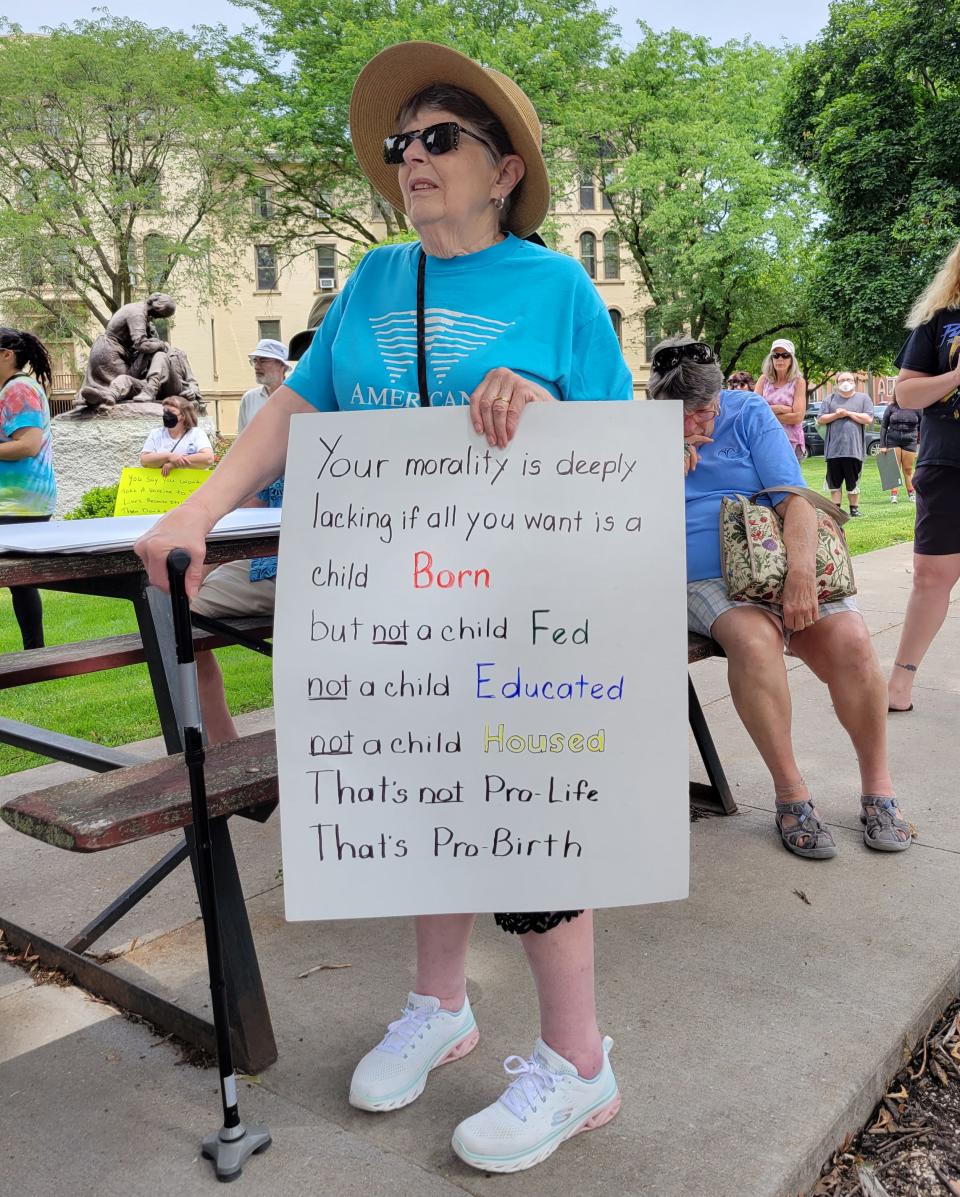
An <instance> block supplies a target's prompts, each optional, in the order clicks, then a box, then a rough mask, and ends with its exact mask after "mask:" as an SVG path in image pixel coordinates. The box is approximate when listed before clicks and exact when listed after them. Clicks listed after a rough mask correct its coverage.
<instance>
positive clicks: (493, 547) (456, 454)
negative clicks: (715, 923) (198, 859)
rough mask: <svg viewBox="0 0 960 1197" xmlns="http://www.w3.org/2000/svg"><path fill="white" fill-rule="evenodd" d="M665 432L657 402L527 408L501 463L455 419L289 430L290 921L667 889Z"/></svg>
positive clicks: (673, 603)
mask: <svg viewBox="0 0 960 1197" xmlns="http://www.w3.org/2000/svg"><path fill="white" fill-rule="evenodd" d="M681 438H682V433H681V428H680V409H679V405H673V404H655V403H577V404H575V403H570V404H551V405H546V404H544V405H539V404H532V405H531V406H530V407H528V408H527V410H526V411H525V412H524V415H523V419H522V421H521V423H520V428H519V432H518V434H517V436H516V438H515V439H514V441H513V442H512V444H511V445H510V446H509V447H508V448H507V449H506V450H504V451H502V452H501V451H500V450H497V449H492V450H488V449H487V445H486V442H485V441H484V440H482V438H479V437H477V436H476V435H475V434H474V433H473V432H472V430H471V428H470V425H469V420H468V415H467V413H466V411H465V410H464V409H462V408H458V409H431V410H429V411H399V412H394V411H385V412H378V413H376V415H373V414H370V415H359V414H357V413H352V412H350V413H347V412H338V413H326V414H320V413H318V414H315V415H313V414H311V415H301V416H295V417H294V418H293V421H292V423H291V428H290V443H289V450H288V458H287V470H286V482H285V498H284V512H285V515H284V525H283V532H282V536H281V550H280V572H279V579H278V596H277V607H276V617H275V628H276V637H275V641H274V646H275V650H274V700H275V706H276V724H277V748H278V757H279V771H280V796H281V817H282V839H283V871H284V889H285V901H286V913H287V917H288V918H289V919H329V918H356V917H372V916H383V915H399V914H424V913H456V912H467V911H495V910H507V911H539V910H545V911H549V910H568V909H580V908H583V907H591V906H617V905H626V904H634V903H644V902H657V901H664V900H669V899H676V898H682V897H685V896H686V895H687V887H688V856H689V797H688V777H687V774H688V746H687V737H688V732H687V655H686V654H687V625H686V590H685V552H684V495H683V471H682V468H681V465H680V461H681V454H680V453H679V447H680V443H681ZM333 446H335V448H334V449H333V451H332V452H330V451H329V447H333ZM418 460H419V461H427V460H429V461H430V462H433V463H434V466H430V467H421V466H419V465H417V464H416V461H418ZM411 462H412V463H413V464H412V465H411ZM441 462H445V463H446V464H445V465H444V466H443V467H441V466H440V464H439V463H441ZM535 462H536V463H539V473H536V474H535V473H534V470H535V468H536V467H535V465H534V463H535ZM578 462H579V463H584V464H582V465H581V466H580V467H579V468H580V469H582V470H584V471H588V470H589V469H590V466H591V463H592V462H598V463H604V462H606V463H609V469H610V470H611V473H610V475H609V476H608V477H607V479H606V480H605V481H604V480H602V478H601V474H600V473H599V472H598V473H589V472H582V473H580V472H576V471H577V468H578V466H577V463H578ZM457 463H459V469H460V471H461V472H459V473H457V472H453V471H455V470H456V469H457V468H458V467H457ZM441 468H442V469H443V473H442V475H441V474H440V473H437V472H434V471H435V469H436V470H439V469H441ZM566 468H569V469H571V470H572V471H573V472H572V473H571V474H570V475H569V476H568V475H566V474H561V473H559V472H558V470H559V469H566ZM596 468H597V470H598V471H602V470H603V468H604V467H603V465H602V464H601V465H599V466H597V467H596ZM358 474H359V475H361V476H359V477H358ZM477 513H480V514H479V518H478V519H477V520H475V521H474V525H473V530H472V531H471V519H472V518H473V517H474V516H476V515H477ZM547 517H549V519H547ZM511 521H512V523H513V530H512V531H511V530H508V529H507V528H506V527H505V525H507V524H509V523H510V522H511ZM538 521H539V524H540V528H539V530H538V529H537V528H536V524H537V522H538ZM598 521H599V525H598ZM628 521H631V526H634V527H635V526H636V525H637V524H638V523H639V531H636V530H634V531H627V530H626V529H627V526H628ZM341 522H343V523H344V524H347V525H352V526H349V527H342V528H341V527H335V526H334V527H325V526H324V525H326V524H334V525H336V524H338V523H341ZM528 523H529V524H532V525H534V526H533V527H528ZM561 523H562V526H563V528H564V529H565V530H563V531H559V530H557V531H547V530H545V529H546V527H547V525H554V526H556V527H557V528H559V527H560V526H561ZM608 523H610V524H612V526H613V529H614V530H612V531H608V530H606V529H607V526H608ZM484 525H487V526H486V527H484ZM598 526H599V528H600V530H599V531H598ZM416 554H421V556H419V557H418V556H416ZM425 554H429V562H430V563H431V564H430V567H429V574H428V572H427V562H428V558H427V556H425ZM416 565H418V566H419V567H420V571H419V573H415V566H416ZM445 570H448V571H450V573H449V575H448V574H446V573H443V572H441V571H445ZM460 571H464V572H462V573H461V572H460ZM484 571H488V573H486V572H484ZM430 579H432V580H433V584H429V585H428V584H427V583H428V581H430ZM441 580H442V581H443V582H444V583H446V582H451V581H452V582H453V584H452V585H449V586H441V585H438V584H437V583H439V582H440V581H441ZM415 582H418V583H420V585H415ZM534 612H536V613H537V614H536V615H534ZM534 619H536V621H537V623H538V627H542V628H543V629H545V630H543V631H540V630H538V631H537V634H536V643H533V637H534V629H533V621H534ZM461 621H462V623H461ZM504 625H505V627H506V632H505V635H504V634H503V629H504ZM461 629H464V630H463V631H462V630H461ZM466 629H470V630H475V632H476V634H475V635H473V634H471V631H469V630H466ZM584 641H586V642H585V643H584ZM518 672H519V675H520V682H521V693H523V690H522V687H523V684H524V682H530V683H535V682H536V683H543V682H550V683H552V685H553V691H551V692H553V693H556V694H559V693H560V691H559V690H558V689H557V686H558V685H559V684H560V683H563V682H567V683H568V684H572V686H573V689H572V691H570V692H571V693H576V694H578V697H575V698H574V697H571V698H559V697H558V698H553V699H548V698H545V697H543V698H527V697H517V698H511V697H504V696H503V694H504V690H503V687H504V686H506V688H507V689H506V693H507V694H509V693H511V681H512V683H513V685H515V684H516V679H517V675H518ZM581 679H583V682H585V683H586V687H587V688H586V690H584V685H583V682H581ZM592 686H599V687H600V689H599V691H592V690H591V687H592ZM398 690H400V691H402V693H400V694H397V691H398ZM447 691H449V692H448V693H447ZM566 692H567V688H566V687H565V688H564V690H563V693H566ZM591 693H595V694H599V695H600V697H591V696H590V695H591ZM490 694H494V695H499V696H498V697H487V695H490ZM583 695H586V696H585V697H584V696H583ZM501 733H502V735H501ZM544 736H546V737H547V739H546V740H545V741H544V740H543V739H542V737H544ZM510 737H516V739H515V740H511V739H509V738H510ZM528 737H532V740H528ZM550 737H555V739H553V740H551V739H550ZM576 737H580V738H579V739H577V738H576ZM531 744H532V745H533V746H534V747H537V748H539V747H540V746H541V745H544V746H545V747H546V748H547V751H545V752H535V751H531V750H530V745H531ZM554 746H556V747H554ZM485 748H486V751H485ZM516 748H523V749H524V750H523V751H513V750H512V749H516ZM591 749H592V750H591ZM601 749H602V750H601Z"/></svg>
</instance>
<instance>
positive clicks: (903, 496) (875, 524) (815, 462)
mask: <svg viewBox="0 0 960 1197" xmlns="http://www.w3.org/2000/svg"><path fill="white" fill-rule="evenodd" d="M826 468H827V467H826V463H825V462H824V460H823V458H822V457H808V458H807V460H806V461H805V462H804V463H803V476H804V478H806V480H807V486H809V487H810V488H811V489H812V490H815V491H818V492H819V493H820V494H822V495H824V496H825V497H826V498H829V497H830V494H829V492H828V491H825V490H824V489H823V488H824V485H825V479H826ZM843 505H844V510H847V496H846V494H844V496H843ZM860 510H861V511H862V512H863V518H862V519H858V520H849V521H848V522H847V523H846V524H845V525H844V532H845V533H846V535H847V544H848V545H849V546H850V552H851V554H852V555H853V556H856V555H857V553H869V552H870V551H871V549H885V548H887V546H888V545H892V544H902V543H903V541H905V540H913V521H914V517H915V515H916V511H917V509H916V507H914V505H913V504H912V503H909V502H908V501H907V492H906V490H905V489H904V488H903V487H902V486H901V487H900V502H899V503H891V502H890V495H889V492H887V491H883V490H881V489H880V474H879V472H878V470H877V463H876V461H874V459H873V458H872V457H868V458H867V459H866V461H865V462H864V463H863V474H862V475H861V479H860Z"/></svg>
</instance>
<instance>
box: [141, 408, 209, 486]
mask: <svg viewBox="0 0 960 1197" xmlns="http://www.w3.org/2000/svg"><path fill="white" fill-rule="evenodd" d="M162 418H163V427H162V428H154V430H153V432H151V433H150V435H149V436H148V437H147V439H146V440H145V441H144V444H143V449H142V450H141V452H140V464H141V465H142V466H148V467H152V468H154V469H159V470H160V472H161V473H162V474H163V476H164V477H166V476H167V474H169V473H170V471H171V470H179V469H186V468H191V469H195V470H205V469H207V468H208V467H209V466H212V465H213V446H212V445H211V444H210V438H209V437H208V436H207V434H206V433H205V432H204V431H203V429H202V428H198V427H197V410H196V408H195V407H194V405H193V404H192V403H191V402H190V401H189V400H188V399H183V398H180V397H179V396H173V397H172V398H170V399H164V401H163V417H162Z"/></svg>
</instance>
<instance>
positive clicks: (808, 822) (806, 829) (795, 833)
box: [774, 799, 834, 848]
mask: <svg viewBox="0 0 960 1197" xmlns="http://www.w3.org/2000/svg"><path fill="white" fill-rule="evenodd" d="M774 806H775V807H776V810H777V814H776V819H777V827H778V828H779V830H780V834H781V836H783V838H784V839H785V840H787V842H788V843H790V844H791V845H792V846H793V847H794V848H818V847H820V845H821V843H823V844H832V843H833V842H834V840H833V836H832V835H831V833H830V830H829V829H828V828H827V827H826V826H825V825H824V823H823V821H822V820H821V819H820V818H819V816H818V815H817V814H816V812H815V811H814V809H813V803H812V802H811V801H810V800H809V799H804V800H803V801H802V802H780V801H779V800H778V799H774ZM784 815H793V817H794V818H795V819H796V820H797V822H796V823H795V824H794V825H793V827H784V826H783V816H784ZM801 839H806V840H808V841H809V842H808V843H806V844H801V843H800V842H799V841H800V840H801Z"/></svg>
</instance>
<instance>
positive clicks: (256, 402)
mask: <svg viewBox="0 0 960 1197" xmlns="http://www.w3.org/2000/svg"><path fill="white" fill-rule="evenodd" d="M288 353H289V351H288V350H287V347H286V345H284V343H283V342H282V341H273V340H271V339H270V338H269V337H267V338H264V339H263V340H262V341H258V342H257V346H256V348H255V349H254V351H253V352H252V353H251V354H250V359H249V360H250V365H251V366H253V376H254V378H255V379H256V380H257V385H256V386H255V387H251V388H250V390H249V391H247V393H246V394H245V395H244V396H243V398H242V399H241V400H240V414H239V416H238V417H237V435H238V436H239V434H240V433H241V432H243V430H244V428H246V426H247V425H248V424H249V423H250V421H251V420H252V419H253V417H254V416H255V415H256V414H257V412H258V411H259V410H260V408H261V407H263V405H264V404H265V403H266V402H267V400H268V399H269V398H270V396H271V395H272V394H273V392H274V391H275V390H276V389H277V388H278V387H279V386H281V385H282V384H283V380H284V379H285V378H286V376H287V361H288Z"/></svg>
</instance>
